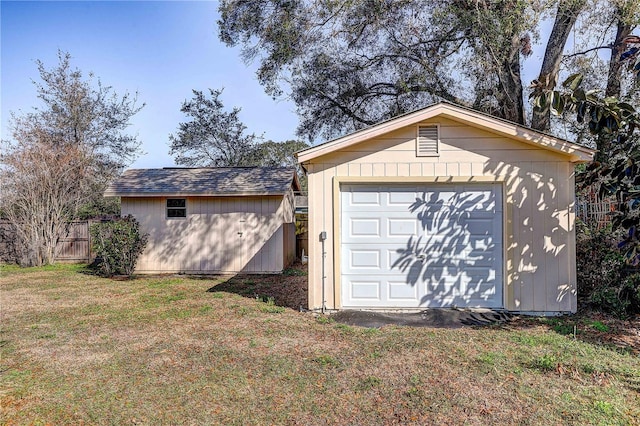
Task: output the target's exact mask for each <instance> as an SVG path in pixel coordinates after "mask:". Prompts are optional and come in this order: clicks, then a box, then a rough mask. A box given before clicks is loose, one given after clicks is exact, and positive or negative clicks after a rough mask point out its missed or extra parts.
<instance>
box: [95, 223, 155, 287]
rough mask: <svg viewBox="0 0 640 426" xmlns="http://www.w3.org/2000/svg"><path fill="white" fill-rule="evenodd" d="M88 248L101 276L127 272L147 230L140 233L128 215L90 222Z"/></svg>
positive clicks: (132, 265)
mask: <svg viewBox="0 0 640 426" xmlns="http://www.w3.org/2000/svg"><path fill="white" fill-rule="evenodd" d="M90 232H91V240H92V248H93V250H94V251H95V252H96V255H97V257H98V258H100V262H99V263H98V271H99V273H100V274H101V275H103V276H113V275H127V276H131V275H132V274H133V271H134V270H135V267H136V262H137V260H138V257H139V256H140V254H142V252H143V251H144V248H145V246H146V245H147V239H148V236H149V235H148V234H144V235H142V234H140V224H139V223H138V221H137V220H136V219H135V218H134V217H133V216H131V215H128V216H126V217H123V218H118V219H116V220H113V221H110V222H103V223H96V224H93V225H91V231H90Z"/></svg>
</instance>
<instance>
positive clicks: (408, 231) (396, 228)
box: [383, 218, 420, 238]
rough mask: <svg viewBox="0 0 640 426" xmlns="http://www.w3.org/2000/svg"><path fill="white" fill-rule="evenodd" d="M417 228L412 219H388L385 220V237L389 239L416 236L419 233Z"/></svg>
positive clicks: (415, 222) (416, 222)
mask: <svg viewBox="0 0 640 426" xmlns="http://www.w3.org/2000/svg"><path fill="white" fill-rule="evenodd" d="M418 228H419V223H418V221H417V220H416V219H414V218H402V219H401V218H389V219H387V234H386V235H385V236H387V237H391V238H398V237H412V236H417V235H419V233H420V231H419V230H418ZM383 238H384V236H383Z"/></svg>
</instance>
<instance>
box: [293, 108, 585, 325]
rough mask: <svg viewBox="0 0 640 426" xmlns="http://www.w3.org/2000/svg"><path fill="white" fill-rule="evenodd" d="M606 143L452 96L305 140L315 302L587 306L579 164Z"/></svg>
mask: <svg viewBox="0 0 640 426" xmlns="http://www.w3.org/2000/svg"><path fill="white" fill-rule="evenodd" d="M593 154H594V151H593V150H591V149H588V148H585V147H583V146H580V145H577V144H574V143H571V142H568V141H566V140H562V139H558V138H555V137H552V136H549V135H546V134H542V133H539V132H536V131H534V130H532V129H529V128H526V127H523V126H520V125H516V124H514V123H510V122H507V121H504V120H500V119H497V118H494V117H491V116H489V115H486V114H482V113H479V112H476V111H474V110H471V109H467V108H464V107H460V106H457V105H453V104H450V103H446V102H441V103H438V104H435V105H432V106H430V107H427V108H425V109H422V110H419V111H416V112H413V113H410V114H407V115H404V116H401V117H397V118H395V119H392V120H389V121H386V122H384V123H381V124H378V125H375V126H373V127H370V128H367V129H364V130H361V131H358V132H356V133H353V134H351V135H348V136H345V137H342V138H339V139H336V140H333V141H330V142H327V143H325V144H322V145H318V146H315V147H312V148H309V149H307V150H304V151H302V152H300V153H298V160H299V161H300V162H301V163H302V165H303V167H304V168H305V169H306V171H307V174H308V186H309V307H310V308H311V309H320V308H322V307H323V305H324V307H326V308H327V309H345V308H357V309H384V310H389V309H422V308H426V307H465V308H466V307H474V308H491V309H504V310H509V311H515V312H526V313H534V314H555V313H560V312H575V311H576V300H577V299H576V271H575V228H574V220H575V212H574V202H575V201H574V198H575V194H574V166H575V165H576V164H577V163H582V162H587V161H590V160H591V159H592V157H593Z"/></svg>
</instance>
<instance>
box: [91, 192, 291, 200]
mask: <svg viewBox="0 0 640 426" xmlns="http://www.w3.org/2000/svg"><path fill="white" fill-rule="evenodd" d="M103 195H104V196H105V197H122V198H162V197H184V198H186V197H265V196H274V197H276V196H280V197H282V196H284V195H285V192H234V193H232V194H231V193H214V192H118V191H108V190H107V191H105V192H104V193H103Z"/></svg>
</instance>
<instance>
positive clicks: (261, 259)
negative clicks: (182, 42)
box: [105, 167, 300, 274]
mask: <svg viewBox="0 0 640 426" xmlns="http://www.w3.org/2000/svg"><path fill="white" fill-rule="evenodd" d="M299 190H300V184H299V182H298V178H297V175H296V171H295V169H293V168H277V167H217V168H216V167H210V168H206V167H205V168H163V169H131V170H127V171H125V172H124V173H123V174H122V176H121V177H120V178H119V179H117V180H116V181H115V182H114V183H113V184H112V185H111V186H110V187H109V188H108V189H107V191H106V192H105V195H106V196H118V197H121V210H122V215H128V214H131V215H133V216H134V217H135V218H136V219H137V220H138V221H139V222H140V227H141V230H142V232H145V233H148V234H149V242H148V244H147V248H146V249H145V251H144V253H143V254H142V256H141V257H140V259H139V260H138V264H137V267H136V272H137V273H166V272H181V273H197V274H204V273H206V274H209V273H239V272H242V273H278V272H282V270H283V269H284V268H285V267H287V266H288V265H289V264H290V263H292V262H293V260H295V244H296V238H295V217H294V192H295V191H299Z"/></svg>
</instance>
